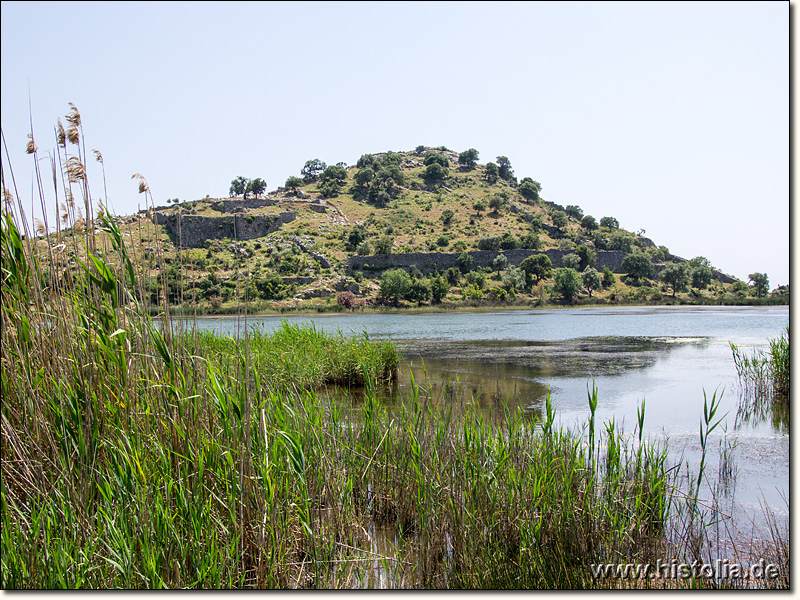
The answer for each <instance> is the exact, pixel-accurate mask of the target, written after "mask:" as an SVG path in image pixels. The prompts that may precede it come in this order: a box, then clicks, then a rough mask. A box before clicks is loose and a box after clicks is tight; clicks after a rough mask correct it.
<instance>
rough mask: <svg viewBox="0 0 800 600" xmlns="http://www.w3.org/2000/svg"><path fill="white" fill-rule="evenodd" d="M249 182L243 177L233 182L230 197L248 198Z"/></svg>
mask: <svg viewBox="0 0 800 600" xmlns="http://www.w3.org/2000/svg"><path fill="white" fill-rule="evenodd" d="M248 183H249V182H248V181H247V179H245V178H244V177H242V176H241V175H240V176H239V177H237V178H236V179H234V180H233V181H231V189H230V195H231V196H246V195H247V184H248Z"/></svg>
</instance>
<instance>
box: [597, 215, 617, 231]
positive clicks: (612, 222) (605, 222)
mask: <svg viewBox="0 0 800 600" xmlns="http://www.w3.org/2000/svg"><path fill="white" fill-rule="evenodd" d="M600 226H601V227H608V228H609V229H619V221H617V220H616V219H615V218H614V217H603V218H602V219H600Z"/></svg>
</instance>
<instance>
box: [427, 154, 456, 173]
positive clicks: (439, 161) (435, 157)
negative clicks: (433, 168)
mask: <svg viewBox="0 0 800 600" xmlns="http://www.w3.org/2000/svg"><path fill="white" fill-rule="evenodd" d="M422 163H423V164H424V165H425V166H430V165H440V166H441V167H442V168H444V169H445V171H446V170H447V169H449V168H450V161H449V160H448V159H447V157H446V156H445V155H444V154H439V153H438V152H428V153H427V154H426V155H425V158H424V160H423V161H422Z"/></svg>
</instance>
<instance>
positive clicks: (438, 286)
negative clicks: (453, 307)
mask: <svg viewBox="0 0 800 600" xmlns="http://www.w3.org/2000/svg"><path fill="white" fill-rule="evenodd" d="M449 291H450V285H449V284H448V282H447V280H446V279H445V278H444V277H442V276H441V275H437V276H436V277H433V278H432V279H431V300H432V301H433V303H434V304H439V303H440V302H441V301H442V300H443V299H444V297H445V296H447V292H449Z"/></svg>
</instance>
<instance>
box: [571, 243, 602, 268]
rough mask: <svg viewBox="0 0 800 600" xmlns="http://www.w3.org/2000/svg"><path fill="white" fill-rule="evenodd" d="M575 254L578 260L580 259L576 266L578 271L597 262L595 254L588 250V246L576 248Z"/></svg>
mask: <svg viewBox="0 0 800 600" xmlns="http://www.w3.org/2000/svg"><path fill="white" fill-rule="evenodd" d="M575 254H577V255H578V258H580V259H581V262H580V264H579V265H578V270H579V271H584V270H585V269H586V267H591V266H592V265H593V264H594V261H595V260H597V254H596V253H595V251H594V250H592V249H591V248H589V246H578V249H577V250H576V251H575Z"/></svg>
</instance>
